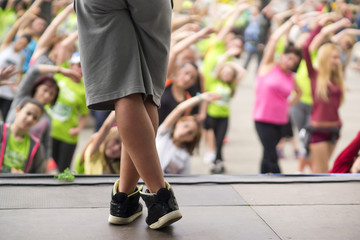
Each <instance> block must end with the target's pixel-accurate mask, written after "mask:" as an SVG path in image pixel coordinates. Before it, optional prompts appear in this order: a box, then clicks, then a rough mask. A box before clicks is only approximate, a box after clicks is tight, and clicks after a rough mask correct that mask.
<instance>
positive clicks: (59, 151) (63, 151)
mask: <svg viewBox="0 0 360 240" xmlns="http://www.w3.org/2000/svg"><path fill="white" fill-rule="evenodd" d="M52 141H53V151H52V153H53V159H54V161H55V162H56V165H57V167H58V170H59V172H63V171H64V170H65V169H66V168H70V165H71V161H72V158H73V155H74V152H75V149H76V144H70V143H66V142H63V141H60V140H58V139H55V138H53V139H52Z"/></svg>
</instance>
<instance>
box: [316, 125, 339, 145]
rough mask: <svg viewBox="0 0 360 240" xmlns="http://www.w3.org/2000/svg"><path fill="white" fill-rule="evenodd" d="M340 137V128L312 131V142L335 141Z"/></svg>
mask: <svg viewBox="0 0 360 240" xmlns="http://www.w3.org/2000/svg"><path fill="white" fill-rule="evenodd" d="M339 137H340V128H339V129H333V130H332V131H316V130H315V131H313V132H312V133H311V139H310V143H319V142H328V141H331V142H332V143H335V142H336V141H337V140H338V139H339Z"/></svg>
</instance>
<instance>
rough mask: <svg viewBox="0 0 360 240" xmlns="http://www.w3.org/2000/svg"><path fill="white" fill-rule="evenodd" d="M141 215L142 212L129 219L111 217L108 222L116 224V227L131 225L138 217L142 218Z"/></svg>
mask: <svg viewBox="0 0 360 240" xmlns="http://www.w3.org/2000/svg"><path fill="white" fill-rule="evenodd" d="M141 214H142V211H140V212H137V213H135V214H134V215H132V216H130V217H128V218H121V217H115V216H112V215H109V218H108V222H109V223H111V224H116V225H124V224H129V223H132V222H133V221H135V219H137V218H138V217H140V216H141Z"/></svg>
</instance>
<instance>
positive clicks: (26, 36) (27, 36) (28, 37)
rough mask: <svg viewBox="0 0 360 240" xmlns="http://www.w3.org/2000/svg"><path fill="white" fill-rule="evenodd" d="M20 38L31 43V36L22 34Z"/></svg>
mask: <svg viewBox="0 0 360 240" xmlns="http://www.w3.org/2000/svg"><path fill="white" fill-rule="evenodd" d="M20 38H26V40H27V41H28V42H31V39H32V36H31V35H30V34H23V35H21V36H20Z"/></svg>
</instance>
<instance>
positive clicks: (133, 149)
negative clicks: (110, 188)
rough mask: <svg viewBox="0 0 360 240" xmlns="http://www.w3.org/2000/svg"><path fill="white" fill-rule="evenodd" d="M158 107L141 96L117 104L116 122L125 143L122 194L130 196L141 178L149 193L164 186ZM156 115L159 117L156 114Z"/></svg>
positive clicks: (136, 95)
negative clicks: (157, 147) (156, 136)
mask: <svg viewBox="0 0 360 240" xmlns="http://www.w3.org/2000/svg"><path fill="white" fill-rule="evenodd" d="M155 111H156V106H155V105H154V104H153V103H152V102H151V103H150V102H145V103H144V101H143V98H142V96H141V94H133V95H129V96H127V97H124V98H120V99H118V100H116V102H115V114H116V122H117V125H118V129H119V133H120V136H121V139H122V141H123V146H124V152H125V153H124V154H123V155H122V156H123V157H124V159H121V161H122V164H121V169H120V186H119V191H121V192H125V193H131V192H133V191H134V186H136V184H137V180H138V177H139V176H140V177H141V178H142V179H143V180H144V182H145V184H146V186H147V187H148V189H149V191H150V192H153V193H154V192H157V191H158V190H159V189H160V188H164V187H165V181H164V177H163V173H162V170H161V166H160V161H159V157H158V155H157V151H156V145H155V134H156V132H155V130H156V126H157V115H156V114H157V112H155ZM155 113H156V114H155Z"/></svg>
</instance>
